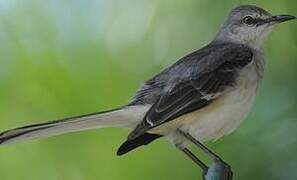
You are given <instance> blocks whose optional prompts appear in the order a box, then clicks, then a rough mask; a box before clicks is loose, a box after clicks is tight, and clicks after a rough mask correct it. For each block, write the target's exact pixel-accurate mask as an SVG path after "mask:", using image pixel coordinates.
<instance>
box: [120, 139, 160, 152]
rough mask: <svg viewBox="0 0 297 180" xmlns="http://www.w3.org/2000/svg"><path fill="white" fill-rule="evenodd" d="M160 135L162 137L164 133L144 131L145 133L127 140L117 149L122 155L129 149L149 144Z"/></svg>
mask: <svg viewBox="0 0 297 180" xmlns="http://www.w3.org/2000/svg"><path fill="white" fill-rule="evenodd" d="M160 137H162V135H159V134H149V133H144V134H143V135H141V136H139V137H137V138H135V139H132V140H127V141H125V142H124V143H123V144H122V145H121V146H120V148H119V149H118V151H117V155H118V156H121V155H123V154H126V153H128V152H129V151H132V150H133V149H135V148H137V147H139V146H141V145H147V144H149V143H151V142H152V141H154V140H156V139H158V138H160Z"/></svg>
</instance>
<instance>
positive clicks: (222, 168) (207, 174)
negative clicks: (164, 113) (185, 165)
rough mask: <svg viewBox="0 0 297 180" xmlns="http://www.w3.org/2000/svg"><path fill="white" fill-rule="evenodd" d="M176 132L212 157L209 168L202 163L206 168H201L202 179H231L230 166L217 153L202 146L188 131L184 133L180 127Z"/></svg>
mask: <svg viewBox="0 0 297 180" xmlns="http://www.w3.org/2000/svg"><path fill="white" fill-rule="evenodd" d="M178 132H179V133H180V134H181V135H182V136H184V137H185V138H186V139H188V140H189V141H191V142H192V143H194V144H195V145H196V146H197V147H199V148H200V149H201V150H202V151H203V152H205V153H206V154H207V155H209V156H210V157H211V158H212V159H213V161H214V164H213V165H211V166H210V167H209V168H208V167H207V166H206V165H205V164H203V165H204V167H206V170H205V169H203V178H204V179H220V180H221V179H223V180H230V179H232V176H233V173H232V170H231V166H229V165H228V164H227V163H226V162H225V161H223V160H222V159H221V158H220V157H219V156H218V155H217V154H215V153H214V152H212V151H211V150H210V149H208V148H207V147H206V146H204V145H203V144H202V143H201V142H199V141H198V140H197V139H195V138H194V137H192V136H191V135H190V134H189V133H185V132H183V131H182V130H180V129H179V130H178ZM188 156H189V155H188ZM199 161H200V160H199ZM200 162H201V161H200ZM200 167H201V166H200Z"/></svg>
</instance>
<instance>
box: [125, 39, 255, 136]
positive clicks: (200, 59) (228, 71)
mask: <svg viewBox="0 0 297 180" xmlns="http://www.w3.org/2000/svg"><path fill="white" fill-rule="evenodd" d="M252 57H253V53H252V50H250V48H248V47H246V46H243V45H238V44H231V43H229V44H210V45H209V46H207V47H206V48H204V49H201V50H199V51H196V52H195V53H193V54H191V55H189V56H186V57H184V58H183V59H181V60H180V61H179V62H177V63H176V64H175V65H173V66H172V67H171V68H169V69H167V70H166V71H165V72H163V73H161V74H160V75H158V76H156V77H155V78H158V82H162V81H163V83H162V84H164V82H166V86H164V87H163V89H162V91H161V93H160V95H159V96H158V97H157V99H156V100H155V101H154V103H153V104H152V106H151V108H150V109H149V111H148V112H147V114H146V115H145V117H144V119H143V121H142V122H141V123H140V124H139V125H138V126H137V127H136V128H135V129H134V131H132V133H130V135H129V138H128V139H135V138H136V137H138V136H140V135H142V134H143V133H145V132H146V131H148V130H149V129H152V128H154V127H156V126H159V125H160V124H163V123H166V122H168V121H170V120H173V119H175V118H177V117H179V116H181V115H183V114H186V113H189V112H192V111H195V110H197V109H200V108H203V107H205V106H206V105H208V104H210V103H211V102H212V101H213V100H214V99H216V98H217V97H219V96H220V95H221V93H222V92H223V90H224V89H225V88H226V87H227V86H232V85H233V84H234V83H235V79H236V75H237V72H238V70H240V69H241V68H243V67H244V66H246V65H247V64H249V63H250V62H251V61H252ZM164 74H165V75H164ZM153 80H154V79H152V80H150V81H153ZM158 90H159V91H160V89H158ZM146 93H148V92H146Z"/></svg>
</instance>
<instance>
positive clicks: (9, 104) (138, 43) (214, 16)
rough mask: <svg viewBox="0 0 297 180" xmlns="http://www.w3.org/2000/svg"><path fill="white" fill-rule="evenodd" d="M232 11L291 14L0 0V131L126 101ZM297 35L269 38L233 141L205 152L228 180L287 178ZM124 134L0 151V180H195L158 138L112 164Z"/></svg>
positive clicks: (295, 163)
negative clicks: (259, 82)
mask: <svg viewBox="0 0 297 180" xmlns="http://www.w3.org/2000/svg"><path fill="white" fill-rule="evenodd" d="M239 4H256V5H259V6H261V7H263V8H265V9H267V10H268V11H270V12H272V13H275V14H293V15H297V1H294V0H282V1H277V0H263V1H250V0H245V1H244V0H229V1H219V0H212V1H209V0H180V1H178V0H175V1H172V0H162V1H161V0H150V1H147V0H89V1H83V0H80V1H79V0H75V1H74V0H73V1H70V0H68V1H67V0H63V1H59V0H45V1H38V0H26V1H22V0H0V99H1V100H0V119H1V121H0V127H1V129H2V130H4V129H8V128H12V127H16V126H20V125H26V124H29V123H34V122H40V121H47V120H52V119H58V118H62V117H66V116H73V115H80V114H84V113H90V112H96V111H101V110H105V109H109V108H112V107H116V106H119V105H123V104H125V103H127V101H128V99H129V98H130V97H131V96H132V95H133V93H134V91H135V90H136V89H137V88H138V86H139V85H140V84H141V82H143V81H144V80H145V79H147V78H149V77H150V76H152V75H154V74H155V73H157V72H159V71H160V70H161V69H163V68H165V67H166V66H168V65H170V64H172V63H174V62H175V61H176V60H177V59H178V58H180V57H182V56H183V55H185V54H187V53H189V52H191V51H193V50H195V49H198V48H200V47H201V46H203V45H204V44H206V43H207V42H209V41H210V40H211V39H212V37H213V36H214V34H215V33H216V31H217V29H218V28H219V27H220V25H221V23H222V21H223V20H224V18H225V17H226V15H227V14H228V12H229V11H230V9H232V8H233V7H234V6H236V5H239ZM296 30H297V23H296V22H290V23H285V24H283V25H281V26H278V27H277V28H276V29H275V30H274V31H273V32H272V34H271V35H270V37H269V38H268V40H267V42H266V43H265V46H264V50H265V52H266V54H267V71H266V76H265V81H264V84H263V86H262V87H261V91H260V94H259V97H258V99H257V103H256V105H255V107H254V108H253V111H252V112H251V114H250V115H249V117H248V119H247V121H245V122H244V123H243V124H242V126H241V127H240V128H239V129H238V130H237V131H236V132H235V133H233V134H232V135H229V136H227V137H225V138H223V139H222V140H219V141H217V142H216V143H209V144H208V145H209V146H210V147H211V148H212V149H213V150H214V151H215V152H217V153H218V154H220V155H221V156H222V157H223V158H224V159H225V160H226V161H228V162H229V163H230V164H231V165H232V166H233V169H234V170H235V179H240V180H251V179H257V180H258V179H270V180H280V179H282V180H283V179H286V180H295V179H296V177H297V171H296V170H297V156H296V151H297V138H296V137H297V93H296V92H297V83H296V81H297V80H296V77H297V59H296V57H297V31H296ZM127 133H128V131H127V130H119V129H100V130H93V131H88V132H80V133H74V134H68V135H63V136H59V137H54V138H49V139H46V140H41V141H34V142H27V143H21V144H16V145H10V146H3V147H0V179H1V180H24V179H30V180H40V179H43V180H64V179H71V180H95V179H113V180H116V179H129V180H132V179H135V180H136V179H137V180H138V179H142V180H146V179H147V180H151V179H170V180H180V179H199V178H200V177H201V175H200V170H199V169H198V168H197V166H195V165H194V164H193V163H192V162H191V161H189V160H188V159H187V157H185V156H184V155H183V154H182V153H180V152H179V151H178V150H176V149H175V148H173V147H172V146H171V145H170V144H169V143H168V142H167V141H166V140H165V139H163V140H160V141H157V142H154V143H152V144H151V145H150V146H148V147H146V148H139V149H138V150H136V151H133V152H131V153H129V154H127V155H126V156H123V157H117V156H116V155H115V152H116V150H117V148H118V146H119V145H120V144H121V142H122V141H123V140H124V139H125V138H126V136H127ZM198 154H200V155H201V156H203V155H202V154H201V153H199V152H198ZM203 159H205V157H204V156H203Z"/></svg>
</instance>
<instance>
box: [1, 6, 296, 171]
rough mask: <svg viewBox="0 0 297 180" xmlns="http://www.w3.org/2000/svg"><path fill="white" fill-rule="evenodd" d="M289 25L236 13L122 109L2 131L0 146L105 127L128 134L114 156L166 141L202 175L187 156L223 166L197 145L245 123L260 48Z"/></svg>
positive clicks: (264, 14)
mask: <svg viewBox="0 0 297 180" xmlns="http://www.w3.org/2000/svg"><path fill="white" fill-rule="evenodd" d="M293 19H296V17H295V16H292V15H272V14H270V13H269V12H268V11H266V10H264V9H263V8H260V7H258V6H255V5H240V6H237V7H235V8H234V9H232V10H231V12H230V13H229V15H228V16H227V18H226V20H225V22H224V23H223V24H222V26H221V27H220V29H219V30H218V32H217V33H216V35H215V36H214V38H213V40H212V41H210V43H208V44H207V45H205V46H204V47H202V48H201V49H199V50H196V51H194V52H192V53H190V54H188V55H186V56H184V57H182V58H180V59H179V60H178V61H177V62H175V63H174V64H172V65H171V66H169V67H168V68H166V69H164V70H163V71H161V72H160V73H159V74H156V75H155V76H153V77H152V78H150V79H148V80H146V81H145V82H144V83H143V84H142V85H141V86H140V88H139V89H138V90H137V91H136V93H135V95H134V96H133V97H132V99H131V100H130V101H129V103H128V104H126V105H123V106H121V107H118V108H115V109H112V110H108V111H104V112H96V113H92V114H86V115H81V116H75V117H69V118H64V119H59V120H55V121H50V122H45V123H38V124H33V125H27V126H24V127H19V128H15V129H11V130H7V131H4V132H2V133H1V134H0V145H4V144H11V143H15V142H22V141H25V140H32V139H39V138H45V137H50V136H55V135H60V134H65V133H70V132H75V131H82V130H89V129H97V128H104V127H116V128H128V129H131V132H130V133H129V135H128V136H127V139H126V140H125V141H124V142H123V143H122V145H121V146H120V147H119V148H118V151H117V155H124V154H126V153H128V152H130V151H131V150H134V149H136V148H138V147H140V146H142V145H148V144H149V143H151V142H153V141H154V140H157V139H159V138H166V139H167V140H169V141H170V142H171V143H172V144H173V145H174V146H175V147H177V148H178V149H179V150H181V151H182V152H183V153H185V154H186V155H187V156H188V157H189V158H191V159H192V160H193V161H194V162H195V163H196V164H197V165H199V166H200V167H201V168H202V170H203V172H204V174H206V173H207V170H208V168H209V167H208V166H207V165H206V164H205V163H204V162H202V161H201V160H200V159H199V158H198V157H197V156H195V155H194V153H192V152H191V150H190V149H189V145H190V144H191V143H192V144H194V145H196V146H197V147H198V148H200V149H201V150H203V151H204V152H205V153H206V154H207V155H209V156H210V157H211V158H212V159H213V160H214V161H217V162H221V163H222V164H224V165H226V167H229V165H228V164H227V163H226V162H225V161H224V160H223V159H222V158H220V157H219V156H218V155H217V154H215V153H214V152H213V151H211V150H210V149H209V148H207V147H206V146H205V145H204V144H203V143H204V142H206V141H209V140H216V139H219V138H221V137H223V136H225V135H228V134H230V133H231V132H233V131H234V130H235V129H236V128H238V127H239V125H240V123H241V122H242V121H243V120H244V119H245V118H246V116H247V115H248V113H249V111H250V109H251V107H252V105H253V104H254V101H255V98H256V95H257V91H258V89H259V86H260V84H261V82H262V79H263V75H264V69H265V56H264V51H263V50H262V48H261V46H262V44H263V42H264V41H265V39H266V37H267V35H268V34H269V33H270V32H271V30H272V29H273V27H274V26H275V25H277V24H280V23H283V22H286V21H289V20H293Z"/></svg>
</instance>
